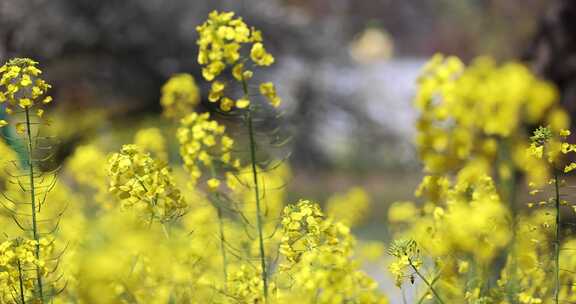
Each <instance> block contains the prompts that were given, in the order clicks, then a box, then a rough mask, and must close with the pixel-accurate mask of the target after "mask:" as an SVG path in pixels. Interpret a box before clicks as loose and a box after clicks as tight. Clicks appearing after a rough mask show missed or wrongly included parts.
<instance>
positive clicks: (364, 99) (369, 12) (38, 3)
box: [0, 0, 576, 238]
mask: <svg viewBox="0 0 576 304" xmlns="http://www.w3.org/2000/svg"><path fill="white" fill-rule="evenodd" d="M574 3H576V2H572V1H560V0H506V1H501V0H428V1H410V0H408V1H402V0H283V1H281V0H265V1H264V0H205V1H202V0H122V1H119V0H98V1H94V0H0V61H2V62H4V61H5V60H6V59H7V58H10V57H14V56H19V57H23V56H26V57H31V58H34V59H36V60H38V61H40V62H41V65H42V69H43V70H44V71H45V73H46V77H47V79H48V81H49V82H50V83H52V84H53V87H54V89H53V95H54V99H55V101H56V104H57V110H54V111H53V112H55V114H54V115H55V116H60V117H65V118H66V122H67V124H66V126H65V127H62V128H61V130H60V131H59V134H58V135H59V137H61V138H62V141H63V149H62V151H61V157H62V158H64V157H66V156H67V155H68V154H70V153H71V151H73V149H74V147H75V146H77V145H79V144H81V143H83V142H85V141H87V140H88V139H90V138H92V137H94V136H102V137H105V136H108V135H107V134H111V131H113V132H117V133H127V134H133V133H134V130H135V129H137V128H138V127H142V126H146V125H148V124H149V123H150V122H151V121H155V120H160V112H161V108H160V105H159V96H160V87H161V86H162V84H163V83H164V82H165V81H166V80H167V79H168V78H169V77H170V75H172V74H173V73H179V72H187V73H191V74H193V75H194V76H195V78H196V79H197V81H198V82H199V84H200V85H201V86H202V92H203V97H204V98H203V99H205V98H206V95H207V92H208V88H207V86H206V82H205V81H203V80H202V79H201V75H200V68H199V66H198V64H197V63H196V57H197V47H196V44H195V40H196V38H197V35H196V31H195V27H196V26H197V25H199V24H200V23H202V22H203V21H204V20H205V18H206V16H207V14H208V13H209V12H210V11H212V10H231V11H235V12H236V13H237V14H238V15H241V16H243V17H244V19H245V20H246V21H247V23H248V24H251V25H254V26H256V27H257V28H259V29H261V30H262V32H263V34H264V39H265V41H266V45H267V48H268V49H269V51H270V52H271V53H272V54H274V55H275V57H276V64H275V65H274V66H273V67H272V68H271V69H269V71H270V72H269V73H270V75H268V76H269V78H270V79H272V80H273V81H274V82H275V83H276V84H277V87H278V88H279V94H280V95H281V96H282V98H283V99H284V104H283V106H282V108H281V110H282V112H283V120H284V123H285V124H286V125H287V126H288V129H289V130H290V134H291V141H290V142H289V143H288V148H289V150H290V151H291V153H290V158H289V159H288V160H287V161H288V162H289V163H290V165H291V166H292V168H293V174H294V178H293V179H292V180H291V181H290V185H289V186H288V187H289V189H290V191H291V193H294V199H296V194H297V195H298V196H301V197H308V198H312V199H318V200H322V199H325V198H326V197H328V196H329V195H331V194H333V193H335V192H338V191H342V190H343V189H346V188H348V187H351V186H363V187H365V188H366V189H367V190H368V191H369V193H370V194H371V195H372V197H373V206H374V207H375V208H376V209H375V211H374V212H373V213H371V215H370V219H369V220H368V221H366V222H365V224H364V227H363V228H361V231H360V234H361V235H362V234H364V235H366V236H369V237H371V238H383V236H382V235H381V233H382V231H381V230H379V232H376V228H375V227H376V226H375V225H376V223H377V222H380V223H382V221H383V220H384V218H385V217H386V215H385V214H386V213H385V210H386V206H387V205H388V204H389V203H390V202H393V201H396V200H406V199H411V198H412V196H413V193H412V191H413V189H414V188H415V186H416V185H417V183H418V182H419V178H420V176H419V174H420V173H419V172H420V170H419V164H418V161H417V157H416V155H415V151H414V149H413V146H412V139H413V132H414V126H413V124H414V121H415V119H416V116H417V113H416V112H415V110H414V109H413V108H412V102H411V99H412V97H413V95H414V93H415V80H416V78H417V76H418V73H419V70H420V68H421V66H422V65H423V64H424V63H425V62H426V60H427V59H428V58H429V57H431V56H432V55H433V54H434V53H437V52H441V53H445V54H451V55H457V56H459V57H461V58H462V59H463V60H464V61H469V60H470V59H471V58H474V57H476V56H479V55H490V56H494V57H495V58H497V59H499V60H508V59H518V60H524V61H526V63H528V64H530V65H531V66H532V67H533V68H534V69H535V70H536V71H537V72H538V73H540V74H541V75H542V76H543V77H547V78H549V79H551V80H552V81H554V82H556V83H557V84H558V86H559V87H560V89H561V92H562V96H563V99H564V101H563V102H564V103H565V104H566V105H567V106H568V107H569V108H571V109H572V108H573V107H571V105H574V103H573V102H570V100H571V96H572V95H573V94H574V93H573V92H576V90H574V89H573V87H575V86H574V85H572V83H573V79H574V75H575V74H576V73H574V70H576V69H575V68H574V65H576V60H575V58H574V54H576V52H575V51H574V50H575V49H576V48H575V46H574V44H575V43H574V41H573V39H575V37H576V35H575V32H576V29H575V28H576V23H574V22H575V21H574V20H576V13H574V12H575V11H576V9H575V4H574ZM203 102H206V100H203ZM70 113H72V114H70ZM154 123H156V124H158V123H157V122H154ZM126 136H127V138H128V135H126ZM176 149H177V148H175V150H176ZM176 154H177V152H176ZM370 231H372V233H371V232H370Z"/></svg>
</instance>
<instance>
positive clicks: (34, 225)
mask: <svg viewBox="0 0 576 304" xmlns="http://www.w3.org/2000/svg"><path fill="white" fill-rule="evenodd" d="M24 113H25V114H26V133H27V135H28V174H29V175H30V203H31V206H32V236H33V237H34V240H35V241H36V244H35V246H34V256H35V257H36V260H40V236H39V233H38V223H37V220H36V212H37V210H36V188H35V184H34V164H33V161H32V151H33V146H32V131H31V122H30V108H28V107H26V109H25V111H24ZM36 284H37V286H38V295H39V296H40V302H41V303H44V291H43V287H42V271H41V270H40V266H38V265H36Z"/></svg>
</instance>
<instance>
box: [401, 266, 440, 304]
mask: <svg viewBox="0 0 576 304" xmlns="http://www.w3.org/2000/svg"><path fill="white" fill-rule="evenodd" d="M408 263H410V267H412V269H413V270H414V272H415V273H416V275H418V277H419V278H420V279H422V281H424V284H426V286H428V288H429V289H430V291H432V293H433V294H434V296H435V297H436V300H438V302H440V303H441V304H444V301H443V300H442V298H441V297H440V295H439V294H438V293H437V292H436V290H435V289H434V287H432V284H431V283H430V282H428V280H427V279H426V278H425V277H424V276H423V275H422V274H421V273H420V271H418V268H416V266H414V264H413V263H412V260H410V259H408Z"/></svg>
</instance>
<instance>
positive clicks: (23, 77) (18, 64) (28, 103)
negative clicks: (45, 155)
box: [0, 58, 52, 302]
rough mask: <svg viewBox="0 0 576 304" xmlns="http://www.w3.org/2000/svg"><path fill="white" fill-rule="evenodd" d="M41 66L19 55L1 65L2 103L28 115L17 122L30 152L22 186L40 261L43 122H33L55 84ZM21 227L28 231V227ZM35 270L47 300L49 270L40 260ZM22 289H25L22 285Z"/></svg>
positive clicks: (9, 111)
mask: <svg viewBox="0 0 576 304" xmlns="http://www.w3.org/2000/svg"><path fill="white" fill-rule="evenodd" d="M37 65H38V62H36V61H33V60H31V59H29V58H15V59H11V60H10V61H8V62H7V63H6V64H4V65H3V66H2V67H0V75H1V78H0V103H2V104H4V106H5V111H6V113H7V114H9V115H12V114H23V115H24V121H23V122H18V123H16V124H15V127H16V131H17V133H18V134H19V135H21V136H23V137H24V140H25V145H26V152H27V153H26V159H25V168H22V169H23V170H24V171H26V175H27V177H28V179H29V181H28V182H29V185H28V189H25V188H26V187H22V190H26V191H27V192H28V195H29V200H30V201H29V204H30V217H31V227H30V229H29V230H31V232H32V240H33V244H34V245H33V247H34V250H33V251H34V257H35V259H36V261H40V260H41V236H40V235H41V233H40V231H39V228H38V222H39V220H38V213H39V212H40V209H41V205H42V204H43V201H42V200H38V196H39V195H43V194H45V193H39V191H38V190H37V184H38V181H36V178H37V177H38V176H40V174H41V173H39V172H36V168H35V166H36V165H37V160H35V158H34V155H33V154H34V152H35V149H36V146H35V145H36V139H37V137H36V135H35V134H33V132H34V131H33V126H34V125H38V124H39V123H38V122H34V121H33V119H32V115H33V114H35V115H36V116H37V117H39V118H42V116H43V114H44V109H43V108H42V107H43V105H46V104H48V103H50V102H51V101H52V97H50V96H47V95H46V93H47V91H48V89H49V88H50V87H51V86H50V85H49V84H48V83H47V82H46V81H44V80H43V79H42V78H40V74H41V73H42V71H41V70H40V69H38V68H37ZM7 125H9V123H8V121H6V120H0V126H1V127H4V126H7ZM18 182H20V181H18ZM15 214H16V213H15ZM15 221H16V223H17V224H18V226H21V225H20V223H19V222H18V221H17V220H16V219H15ZM21 228H23V229H25V230H28V229H27V228H25V227H21ZM19 265H20V264H19ZM35 270H36V284H35V285H36V286H35V293H36V296H37V299H38V300H39V301H40V302H44V300H45V292H44V280H43V275H44V271H45V270H43V267H42V266H41V264H40V263H36V266H35ZM20 285H21V284H20ZM21 290H23V289H22V288H21Z"/></svg>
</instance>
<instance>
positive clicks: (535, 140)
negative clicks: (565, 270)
mask: <svg viewBox="0 0 576 304" xmlns="http://www.w3.org/2000/svg"><path fill="white" fill-rule="evenodd" d="M569 135H570V131H568V130H560V131H559V132H554V131H552V130H551V129H550V128H549V127H539V128H538V129H536V131H534V135H533V136H532V137H530V139H531V140H532V143H531V145H530V147H529V150H528V152H529V153H530V154H531V155H532V156H534V157H536V158H538V159H543V158H544V159H546V160H547V161H548V163H549V164H550V166H551V170H552V176H553V178H552V180H551V182H552V183H553V184H554V196H553V198H552V200H553V202H554V241H553V243H554V302H555V303H559V302H560V299H559V297H560V287H561V286H560V285H561V284H560V271H561V268H560V247H561V229H560V228H561V218H560V215H561V208H560V207H561V206H562V205H563V204H564V203H565V202H562V201H561V200H560V186H561V181H560V179H559V178H560V174H561V171H560V169H559V168H558V166H559V163H560V161H561V159H560V156H561V155H562V154H568V153H572V152H576V145H573V144H569V143H567V142H565V139H566V137H568V136H569ZM574 169H576V163H570V164H568V165H566V166H564V170H563V172H564V173H568V172H570V171H572V170H574ZM537 192H539V190H538V189H535V190H533V191H532V193H537Z"/></svg>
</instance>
